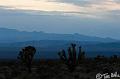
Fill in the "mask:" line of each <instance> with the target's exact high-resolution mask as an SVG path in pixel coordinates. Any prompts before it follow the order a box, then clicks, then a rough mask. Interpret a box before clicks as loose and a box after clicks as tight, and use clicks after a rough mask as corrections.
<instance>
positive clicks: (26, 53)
mask: <svg viewBox="0 0 120 79" xmlns="http://www.w3.org/2000/svg"><path fill="white" fill-rule="evenodd" d="M35 52H36V49H35V47H32V46H27V47H25V48H23V49H22V50H21V51H20V52H19V55H18V59H19V60H20V62H21V63H22V64H24V65H25V66H26V67H27V68H28V72H31V65H32V60H33V57H34V55H35Z"/></svg>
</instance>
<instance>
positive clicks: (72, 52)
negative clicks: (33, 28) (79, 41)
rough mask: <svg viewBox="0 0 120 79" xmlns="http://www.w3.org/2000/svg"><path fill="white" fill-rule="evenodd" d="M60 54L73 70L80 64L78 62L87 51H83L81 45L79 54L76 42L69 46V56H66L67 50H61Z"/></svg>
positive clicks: (71, 70)
mask: <svg viewBox="0 0 120 79" xmlns="http://www.w3.org/2000/svg"><path fill="white" fill-rule="evenodd" d="M58 55H59V56H60V59H61V60H62V61H64V63H65V64H66V65H67V67H68V69H69V70H70V72H73V71H74V70H75V68H76V66H77V65H78V62H79V61H80V60H82V59H83V57H84V56H83V55H85V52H82V51H81V47H79V54H78V55H77V51H76V44H71V47H69V48H68V56H66V55H67V54H66V52H65V50H62V51H61V52H59V53H58ZM77 56H78V57H77Z"/></svg>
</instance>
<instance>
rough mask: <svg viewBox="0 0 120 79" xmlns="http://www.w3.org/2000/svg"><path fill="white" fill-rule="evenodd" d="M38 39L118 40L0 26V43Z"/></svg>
mask: <svg viewBox="0 0 120 79" xmlns="http://www.w3.org/2000/svg"><path fill="white" fill-rule="evenodd" d="M33 40H35V41H38V40H68V41H70V40H73V41H96V42H116V41H118V40H116V39H112V38H100V37H94V36H86V35H81V34H77V33H75V34H56V33H44V32H36V31H34V32H27V31H18V30H15V29H6V28H0V43H11V42H24V41H33Z"/></svg>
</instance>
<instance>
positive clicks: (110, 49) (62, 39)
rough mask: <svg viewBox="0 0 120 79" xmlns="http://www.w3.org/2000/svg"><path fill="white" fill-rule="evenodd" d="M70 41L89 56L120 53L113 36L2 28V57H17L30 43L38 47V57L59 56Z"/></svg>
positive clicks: (0, 39)
mask: <svg viewBox="0 0 120 79" xmlns="http://www.w3.org/2000/svg"><path fill="white" fill-rule="evenodd" d="M70 43H75V44H77V46H82V47H83V50H85V52H86V55H87V56H96V55H98V54H99V55H106V56H111V55H113V54H117V55H120V41H119V40H115V39H112V38H100V37H91V36H86V35H80V34H54V33H44V32H26V31H18V30H15V29H6V28H0V58H16V57H17V55H18V53H19V51H20V49H21V48H23V47H25V46H28V45H32V46H34V47H35V48H36V49H37V53H36V57H37V58H38V57H40V58H58V55H57V53H58V52H59V51H60V50H61V49H66V50H67V48H68V46H69V45H70Z"/></svg>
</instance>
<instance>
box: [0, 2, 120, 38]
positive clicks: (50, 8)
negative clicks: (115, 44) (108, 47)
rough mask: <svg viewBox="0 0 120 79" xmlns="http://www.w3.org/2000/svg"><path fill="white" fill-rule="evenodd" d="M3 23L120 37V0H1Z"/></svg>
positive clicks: (36, 29) (41, 29)
mask: <svg viewBox="0 0 120 79" xmlns="http://www.w3.org/2000/svg"><path fill="white" fill-rule="evenodd" d="M0 27H1V28H3V27H5V28H11V29H18V30H22V31H23V30H24V31H44V32H48V33H67V34H69V33H70V34H72V33H79V34H84V35H90V36H98V37H111V38H115V39H120V0H0Z"/></svg>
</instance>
